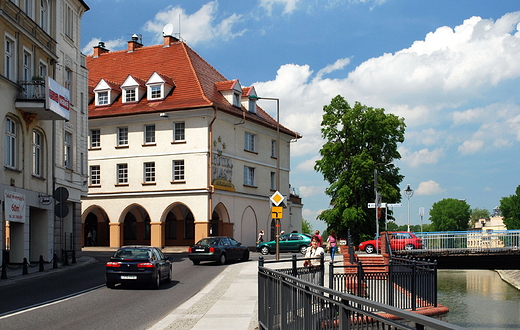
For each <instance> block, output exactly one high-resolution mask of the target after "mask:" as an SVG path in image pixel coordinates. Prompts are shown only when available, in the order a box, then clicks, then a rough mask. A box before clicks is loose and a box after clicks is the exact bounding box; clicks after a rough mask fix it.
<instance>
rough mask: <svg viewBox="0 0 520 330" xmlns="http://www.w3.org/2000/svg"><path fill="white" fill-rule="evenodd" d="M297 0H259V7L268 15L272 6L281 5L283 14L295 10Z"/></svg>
mask: <svg viewBox="0 0 520 330" xmlns="http://www.w3.org/2000/svg"><path fill="white" fill-rule="evenodd" d="M298 2H299V0H260V7H263V8H264V9H265V10H266V11H267V13H268V14H269V15H271V14H272V12H273V7H274V6H282V7H283V13H284V14H290V13H292V12H293V11H295V10H296V5H297V4H298Z"/></svg>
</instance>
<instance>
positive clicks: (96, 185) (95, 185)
mask: <svg viewBox="0 0 520 330" xmlns="http://www.w3.org/2000/svg"><path fill="white" fill-rule="evenodd" d="M88 187H89V188H101V185H100V184H89V185H88Z"/></svg>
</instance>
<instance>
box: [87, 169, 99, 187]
mask: <svg viewBox="0 0 520 330" xmlns="http://www.w3.org/2000/svg"><path fill="white" fill-rule="evenodd" d="M89 171H90V176H89V179H90V185H91V186H100V185H101V166H99V165H93V166H90V169H89Z"/></svg>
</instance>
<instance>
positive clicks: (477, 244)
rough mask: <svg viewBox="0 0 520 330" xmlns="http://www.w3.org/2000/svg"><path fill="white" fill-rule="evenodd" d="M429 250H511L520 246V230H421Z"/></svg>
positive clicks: (419, 234)
mask: <svg viewBox="0 0 520 330" xmlns="http://www.w3.org/2000/svg"><path fill="white" fill-rule="evenodd" d="M415 235H416V236H417V237H419V238H421V240H422V243H423V249H427V250H438V251H442V250H470V251H473V252H483V251H489V250H501V249H504V250H511V249H519V248H520V230H487V231H481V230H478V231H476V230H475V231H447V232H419V233H415Z"/></svg>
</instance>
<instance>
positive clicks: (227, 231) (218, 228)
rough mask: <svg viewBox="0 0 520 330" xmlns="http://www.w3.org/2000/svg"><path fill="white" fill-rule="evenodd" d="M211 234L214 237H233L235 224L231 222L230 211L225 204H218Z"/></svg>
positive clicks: (214, 213) (214, 211)
mask: <svg viewBox="0 0 520 330" xmlns="http://www.w3.org/2000/svg"><path fill="white" fill-rule="evenodd" d="M210 233H211V235H212V236H229V237H233V223H232V222H230V219H229V213H228V210H227V209H226V207H225V206H224V204H223V203H218V204H217V206H215V209H214V210H213V216H212V221H211V224H210Z"/></svg>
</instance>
